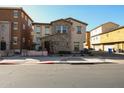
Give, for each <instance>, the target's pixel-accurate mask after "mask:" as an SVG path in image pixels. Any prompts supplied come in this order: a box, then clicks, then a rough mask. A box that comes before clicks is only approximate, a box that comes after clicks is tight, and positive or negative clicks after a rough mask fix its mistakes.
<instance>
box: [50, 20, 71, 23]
mask: <svg viewBox="0 0 124 93" xmlns="http://www.w3.org/2000/svg"><path fill="white" fill-rule="evenodd" d="M58 21H65V22H68V23H70V24H72V22H69V21H67V20H65V19H58V20H55V21H51V24H52V23H54V22H58Z"/></svg>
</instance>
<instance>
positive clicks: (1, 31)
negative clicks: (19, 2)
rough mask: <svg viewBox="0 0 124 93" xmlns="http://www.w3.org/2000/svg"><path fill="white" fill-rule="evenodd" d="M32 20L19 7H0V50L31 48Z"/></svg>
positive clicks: (18, 50) (17, 50)
mask: <svg viewBox="0 0 124 93" xmlns="http://www.w3.org/2000/svg"><path fill="white" fill-rule="evenodd" d="M32 22H33V20H32V19H31V18H30V17H29V15H28V14H27V13H26V12H25V11H24V10H23V9H22V8H20V7H18V8H17V7H0V50H2V51H6V50H8V51H9V50H14V51H15V52H19V53H20V52H21V50H22V49H31V46H32V36H31V32H32Z"/></svg>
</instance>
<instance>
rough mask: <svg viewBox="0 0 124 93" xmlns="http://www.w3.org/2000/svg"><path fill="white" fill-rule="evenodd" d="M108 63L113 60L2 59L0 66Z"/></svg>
mask: <svg viewBox="0 0 124 93" xmlns="http://www.w3.org/2000/svg"><path fill="white" fill-rule="evenodd" d="M109 62H113V60H111V59H105V58H101V57H28V58H26V57H25V58H24V57H19V58H7V59H3V60H1V61H0V64H72V63H73V64H74V63H75V64H91V63H97V64H99V63H109Z"/></svg>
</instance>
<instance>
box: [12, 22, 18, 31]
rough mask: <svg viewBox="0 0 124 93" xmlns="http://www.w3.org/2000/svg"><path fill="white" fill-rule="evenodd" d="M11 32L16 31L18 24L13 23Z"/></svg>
mask: <svg viewBox="0 0 124 93" xmlns="http://www.w3.org/2000/svg"><path fill="white" fill-rule="evenodd" d="M13 30H18V22H13Z"/></svg>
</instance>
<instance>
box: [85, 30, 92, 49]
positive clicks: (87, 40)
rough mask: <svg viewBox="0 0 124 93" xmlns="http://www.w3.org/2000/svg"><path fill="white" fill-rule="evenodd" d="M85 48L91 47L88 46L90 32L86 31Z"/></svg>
mask: <svg viewBox="0 0 124 93" xmlns="http://www.w3.org/2000/svg"><path fill="white" fill-rule="evenodd" d="M85 48H87V49H89V48H91V47H90V32H86V42H85Z"/></svg>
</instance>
